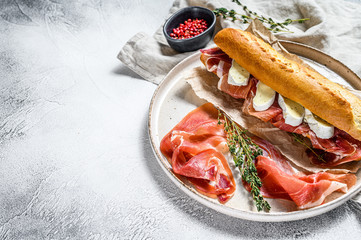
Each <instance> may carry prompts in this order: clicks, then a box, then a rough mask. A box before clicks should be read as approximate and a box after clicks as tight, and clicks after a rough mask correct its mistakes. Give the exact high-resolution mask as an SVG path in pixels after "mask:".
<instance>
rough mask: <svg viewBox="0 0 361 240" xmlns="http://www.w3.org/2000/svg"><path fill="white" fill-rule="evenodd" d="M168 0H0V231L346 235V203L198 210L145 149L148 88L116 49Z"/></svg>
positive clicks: (352, 222)
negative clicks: (286, 216) (240, 214)
mask: <svg viewBox="0 0 361 240" xmlns="http://www.w3.org/2000/svg"><path fill="white" fill-rule="evenodd" d="M171 4H172V1H171V0H159V1H151V0H148V1H140V0H136V1H125V0H118V1H116V0H109V1H101V0H92V1H85V0H78V1H66V0H57V1H51V0H39V1H25V0H16V1H15V0H2V1H1V2H0V17H1V18H0V59H1V61H0V79H1V81H0V239H53V238H54V239H65V238H70V239H181V238H182V239H183V238H185V239H209V238H212V239H219V238H224V239H264V238H278V239H292V238H293V239H341V238H343V237H345V236H348V237H349V238H351V239H355V238H359V236H361V213H360V212H358V211H356V210H355V209H354V207H353V205H352V203H351V202H348V203H346V204H344V205H342V206H340V207H338V208H336V209H335V210H333V211H331V212H329V213H326V214H323V215H321V216H318V217H314V218H310V219H305V220H301V221H295V222H286V223H257V222H250V221H244V220H240V219H235V218H231V217H228V216H225V215H223V214H219V213H217V212H215V211H213V210H211V209H208V208H206V207H204V206H202V205H200V204H198V203H197V202H196V201H194V200H192V199H190V198H189V197H188V196H186V195H185V194H184V193H183V192H181V191H180V190H179V189H177V188H176V187H175V186H174V184H173V183H172V182H170V180H169V179H168V178H167V176H166V175H165V174H164V173H163V171H162V170H161V168H160V167H159V166H158V163H157V162H156V159H155V157H154V156H153V153H152V150H151V147H150V144H149V141H148V136H147V126H146V121H147V111H148V105H149V101H150V99H151V96H152V94H153V91H154V90H155V88H156V86H155V85H153V84H151V83H148V82H145V81H142V80H141V78H140V77H139V76H137V75H136V74H134V73H133V72H132V71H130V70H129V69H127V68H126V67H125V66H123V65H122V64H121V63H120V62H119V61H118V60H117V59H116V55H117V53H118V52H119V50H120V48H121V47H122V46H123V45H124V43H125V42H126V41H127V40H128V39H129V38H130V37H132V36H133V35H134V34H135V33H137V32H139V31H144V32H146V33H148V34H152V33H153V32H155V31H156V29H157V28H158V27H159V26H160V24H161V23H162V22H163V21H164V20H165V18H166V16H167V13H168V10H169V8H170V6H171Z"/></svg>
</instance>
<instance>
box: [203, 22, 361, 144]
mask: <svg viewBox="0 0 361 240" xmlns="http://www.w3.org/2000/svg"><path fill="white" fill-rule="evenodd" d="M214 42H215V43H216V44H217V45H218V47H220V48H221V49H222V50H223V51H224V52H225V53H227V54H228V56H229V57H231V58H232V59H234V60H235V61H236V62H237V63H238V64H240V65H241V66H242V67H244V68H245V69H246V70H247V71H248V72H250V73H251V74H252V75H253V76H254V77H256V78H257V79H258V80H260V81H261V82H263V83H265V84H266V85H268V86H269V87H271V88H272V89H274V90H275V91H276V92H278V93H280V94H281V95H283V96H285V97H287V98H290V99H292V100H293V101H295V102H298V103H300V104H301V105H302V106H304V107H305V108H307V109H309V110H310V111H311V112H313V113H314V114H316V115H318V116H319V117H321V118H323V119H324V120H326V121H327V122H329V123H330V124H332V125H334V126H335V127H337V128H339V129H341V130H344V131H346V132H347V133H349V134H350V135H351V136H352V137H354V138H356V139H358V140H361V100H360V99H358V98H357V97H356V96H355V95H353V94H352V93H351V92H349V91H348V90H346V89H344V88H343V87H341V86H340V85H338V84H336V83H334V82H332V81H330V80H328V79H327V78H325V77H324V76H322V75H321V74H319V73H318V72H316V71H313V70H311V69H309V68H306V67H304V66H302V65H300V64H299V63H297V62H294V61H292V60H289V59H287V58H285V57H284V56H283V55H281V54H280V53H278V52H277V51H276V50H275V49H273V48H272V47H271V46H270V45H269V44H267V43H265V42H264V41H262V40H261V39H259V38H257V37H256V36H254V35H253V34H251V33H249V32H245V31H242V30H239V29H232V28H226V29H223V30H221V31H220V32H218V33H217V35H216V36H215V38H214ZM201 58H202V57H201ZM202 60H203V59H202ZM202 62H203V61H202Z"/></svg>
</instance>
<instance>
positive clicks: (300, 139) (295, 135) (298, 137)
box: [292, 133, 326, 163]
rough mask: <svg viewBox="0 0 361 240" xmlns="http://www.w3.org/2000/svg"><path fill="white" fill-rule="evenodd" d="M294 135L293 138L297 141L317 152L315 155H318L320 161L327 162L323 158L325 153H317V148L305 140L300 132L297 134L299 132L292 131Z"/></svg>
mask: <svg viewBox="0 0 361 240" xmlns="http://www.w3.org/2000/svg"><path fill="white" fill-rule="evenodd" d="M292 136H293V139H294V140H295V141H296V142H298V143H300V144H302V145H303V146H305V147H306V148H308V149H309V150H310V151H311V152H312V153H313V154H315V156H316V157H317V159H318V160H320V161H322V162H324V163H325V162H326V161H325V159H323V154H321V155H319V154H317V153H316V152H315V150H314V149H313V148H312V147H311V146H309V145H308V144H307V143H306V142H305V140H304V139H303V138H302V136H301V135H299V134H297V133H292Z"/></svg>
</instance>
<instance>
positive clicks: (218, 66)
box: [200, 48, 258, 99]
mask: <svg viewBox="0 0 361 240" xmlns="http://www.w3.org/2000/svg"><path fill="white" fill-rule="evenodd" d="M200 51H201V52H202V53H203V55H202V56H201V60H202V61H203V62H204V64H205V66H206V68H207V70H208V71H209V72H213V73H214V74H216V75H217V76H218V77H219V78H220V80H219V83H218V88H219V90H221V91H222V92H225V93H227V94H229V95H231V96H232V97H234V98H237V99H245V98H246V97H247V96H248V94H249V92H250V91H251V90H252V91H255V89H256V85H257V82H258V80H257V79H256V78H254V77H253V76H250V78H249V80H248V84H247V85H246V86H236V85H231V84H229V83H228V73H229V69H230V68H231V66H232V59H231V58H230V57H228V55H227V54H226V53H224V52H223V51H222V50H221V49H219V48H211V49H205V50H200Z"/></svg>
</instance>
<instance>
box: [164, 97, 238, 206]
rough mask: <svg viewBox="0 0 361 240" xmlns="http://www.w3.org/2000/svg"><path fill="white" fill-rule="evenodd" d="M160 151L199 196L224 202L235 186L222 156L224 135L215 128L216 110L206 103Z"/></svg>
mask: <svg viewBox="0 0 361 240" xmlns="http://www.w3.org/2000/svg"><path fill="white" fill-rule="evenodd" d="M160 149H161V151H162V153H163V154H164V155H165V156H166V157H167V159H168V161H169V162H170V163H171V164H172V168H173V171H174V172H175V173H177V174H179V175H182V176H185V177H187V179H188V180H189V181H190V182H191V183H192V184H193V185H194V187H195V188H196V189H197V190H198V191H199V192H200V193H202V194H204V195H207V196H209V197H212V198H218V200H219V201H220V202H221V203H225V202H226V201H227V200H228V199H229V198H230V197H231V196H232V195H233V193H234V191H235V189H236V184H235V181H234V179H233V175H232V172H231V169H230V168H229V166H228V162H227V160H226V158H225V156H224V155H223V154H224V153H227V152H228V147H227V140H226V135H225V132H224V130H223V126H222V125H218V110H217V109H216V108H214V107H213V105H212V104H210V103H206V104H204V105H202V106H201V107H199V108H197V109H195V110H193V111H192V112H190V113H189V114H188V115H187V116H186V117H184V118H183V119H182V121H181V122H179V123H178V124H177V125H176V126H175V127H174V128H173V129H172V130H171V131H170V132H169V133H168V134H167V135H166V136H165V137H164V138H163V140H162V141H161V145H160Z"/></svg>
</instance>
